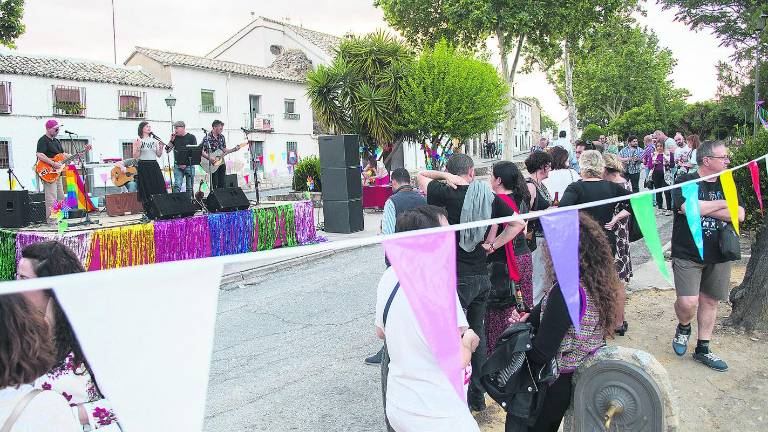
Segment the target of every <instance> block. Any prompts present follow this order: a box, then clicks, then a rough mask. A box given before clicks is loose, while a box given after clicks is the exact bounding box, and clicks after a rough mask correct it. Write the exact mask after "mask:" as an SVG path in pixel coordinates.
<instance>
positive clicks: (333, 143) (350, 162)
mask: <svg viewBox="0 0 768 432" xmlns="http://www.w3.org/2000/svg"><path fill="white" fill-rule="evenodd" d="M319 147H320V168H323V169H324V168H348V167H358V166H360V141H359V139H358V136H357V135H322V136H320V139H319ZM323 187H325V184H323Z"/></svg>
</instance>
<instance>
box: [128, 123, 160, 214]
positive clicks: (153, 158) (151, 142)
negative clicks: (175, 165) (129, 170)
mask: <svg viewBox="0 0 768 432" xmlns="http://www.w3.org/2000/svg"><path fill="white" fill-rule="evenodd" d="M162 154H163V144H162V143H161V142H160V141H158V140H157V139H155V138H153V134H152V126H150V125H149V123H148V122H145V121H143V122H141V123H139V138H137V139H136V141H134V142H133V157H134V158H137V159H138V160H139V164H138V167H137V169H138V172H137V174H136V183H137V185H138V193H139V201H141V203H142V205H143V206H144V213H146V214H147V215H149V212H148V211H147V210H148V208H149V207H148V205H147V204H148V203H149V198H150V197H151V196H152V195H155V194H164V193H167V191H166V189H165V178H164V177H163V173H162V171H160V165H159V164H158V163H157V158H158V157H160V156H162Z"/></svg>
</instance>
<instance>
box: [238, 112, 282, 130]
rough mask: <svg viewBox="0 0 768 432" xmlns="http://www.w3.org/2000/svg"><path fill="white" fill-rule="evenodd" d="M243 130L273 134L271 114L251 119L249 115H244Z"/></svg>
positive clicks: (272, 117)
mask: <svg viewBox="0 0 768 432" xmlns="http://www.w3.org/2000/svg"><path fill="white" fill-rule="evenodd" d="M243 128H245V129H248V130H249V131H252V132H274V130H275V122H274V116H273V115H272V114H256V115H254V116H253V118H251V113H244V114H243Z"/></svg>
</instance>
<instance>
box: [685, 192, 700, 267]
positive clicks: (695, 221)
mask: <svg viewBox="0 0 768 432" xmlns="http://www.w3.org/2000/svg"><path fill="white" fill-rule="evenodd" d="M681 192H682V193H683V198H685V219H686V220H687V221H688V228H689V229H690V230H691V235H692V236H693V243H694V244H696V248H697V249H698V250H699V256H700V257H701V259H702V260H703V259H704V236H703V233H702V229H701V203H700V202H699V184H698V183H690V184H687V185H683V187H682V190H681Z"/></svg>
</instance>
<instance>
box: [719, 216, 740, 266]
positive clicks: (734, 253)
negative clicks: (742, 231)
mask: <svg viewBox="0 0 768 432" xmlns="http://www.w3.org/2000/svg"><path fill="white" fill-rule="evenodd" d="M717 233H718V235H719V236H720V239H719V240H720V254H721V255H722V256H723V259H724V260H726V261H738V260H740V259H741V242H739V235H738V234H736V230H734V229H733V225H731V224H730V223H728V222H722V223H721V224H720V226H719V227H718V228H717Z"/></svg>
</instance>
